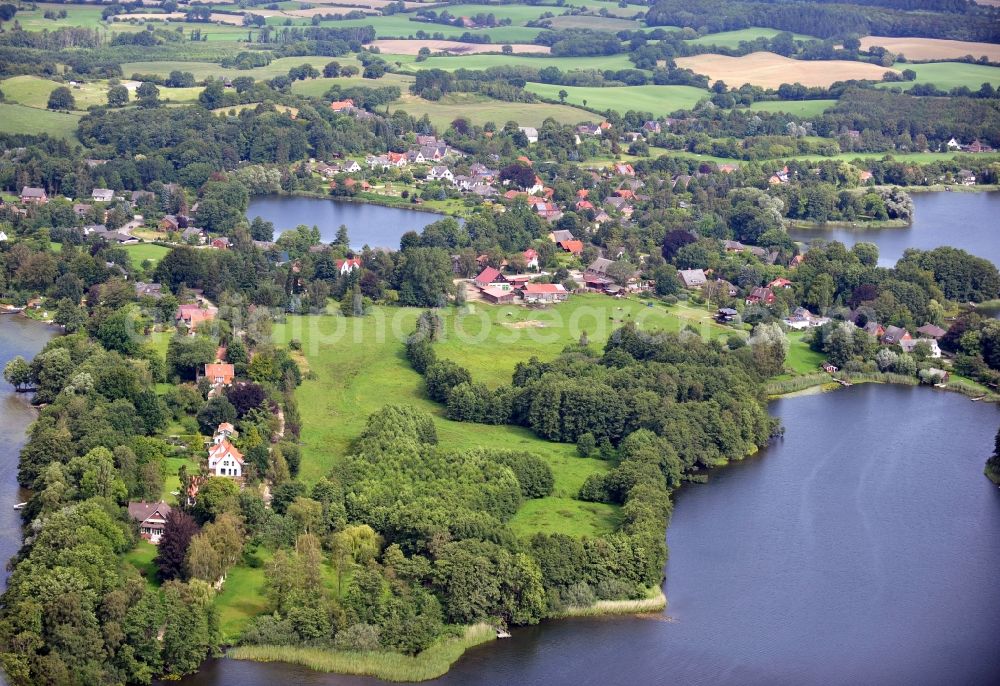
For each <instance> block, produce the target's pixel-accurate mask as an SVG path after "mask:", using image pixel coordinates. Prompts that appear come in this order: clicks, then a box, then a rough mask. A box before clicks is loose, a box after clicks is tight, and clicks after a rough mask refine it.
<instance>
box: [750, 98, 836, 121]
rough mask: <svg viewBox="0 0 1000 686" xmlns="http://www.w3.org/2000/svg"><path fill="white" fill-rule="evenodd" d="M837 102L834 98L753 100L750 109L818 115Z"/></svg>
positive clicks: (806, 116)
mask: <svg viewBox="0 0 1000 686" xmlns="http://www.w3.org/2000/svg"><path fill="white" fill-rule="evenodd" d="M836 104H837V101H836V100H767V101H762V102H755V103H753V104H752V105H750V109H752V110H755V111H757V112H787V113H788V114H793V115H795V116H796V117H803V118H810V117H818V116H820V115H821V114H823V112H825V111H826V110H828V109H830V108H831V107H833V106H834V105H836Z"/></svg>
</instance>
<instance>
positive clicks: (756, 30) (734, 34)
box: [687, 26, 815, 48]
mask: <svg viewBox="0 0 1000 686" xmlns="http://www.w3.org/2000/svg"><path fill="white" fill-rule="evenodd" d="M779 33H781V31H778V30H777V29H765V28H760V27H756V26H755V27H752V28H749V29H739V30H738V31H722V32H720V33H709V34H706V35H704V36H701V37H699V38H692V39H691V40H689V41H687V42H688V43H691V44H692V45H717V46H719V47H720V48H738V47H740V43H742V42H744V41H752V40H756V39H758V38H774V37H775V36H777V35H778V34H779ZM792 36H793V37H794V38H795V40H815V37H814V36H807V35H804V34H801V33H793V34H792Z"/></svg>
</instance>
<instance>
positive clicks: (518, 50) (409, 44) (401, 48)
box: [370, 38, 549, 55]
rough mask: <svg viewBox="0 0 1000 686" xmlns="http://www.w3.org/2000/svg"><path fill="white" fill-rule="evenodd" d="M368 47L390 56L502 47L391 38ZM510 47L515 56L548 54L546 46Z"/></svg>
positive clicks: (468, 52)
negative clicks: (425, 50)
mask: <svg viewBox="0 0 1000 686" xmlns="http://www.w3.org/2000/svg"><path fill="white" fill-rule="evenodd" d="M370 45H371V46H373V47H376V48H378V49H379V50H380V51H382V52H384V53H388V54H390V55H417V54H419V52H420V49H421V48H428V49H429V50H430V51H431V52H432V53H435V52H451V53H454V54H456V55H474V54H478V53H481V52H500V50H501V48H502V47H503V46H501V45H496V44H493V43H461V42H459V41H453V40H397V39H393V38H383V39H378V40H375V41H373V42H372V43H371V44H370ZM510 46H511V48H513V50H514V53H515V54H523V53H538V54H542V55H547V54H548V53H549V48H548V46H546V45H533V44H531V43H513V44H510Z"/></svg>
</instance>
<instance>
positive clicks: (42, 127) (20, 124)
mask: <svg viewBox="0 0 1000 686" xmlns="http://www.w3.org/2000/svg"><path fill="white" fill-rule="evenodd" d="M79 121H80V115H79V114H73V113H69V112H50V111H49V110H39V109H35V108H33V107H25V106H24V105H11V104H9V103H0V132H3V133H26V134H33V135H37V134H41V133H47V134H49V135H50V136H53V137H54V138H65V139H69V140H72V141H74V142H75V141H76V125H77V123H78V122H79Z"/></svg>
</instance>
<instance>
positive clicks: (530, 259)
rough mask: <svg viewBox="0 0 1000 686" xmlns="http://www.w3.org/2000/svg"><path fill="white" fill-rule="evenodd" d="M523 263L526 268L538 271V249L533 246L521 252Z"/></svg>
mask: <svg viewBox="0 0 1000 686" xmlns="http://www.w3.org/2000/svg"><path fill="white" fill-rule="evenodd" d="M522 254H523V255H524V264H525V266H526V267H527V268H528V269H534V270H535V271H538V251H537V250H535V249H534V248H528V249H527V250H525V251H524V252H523V253H522Z"/></svg>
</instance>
